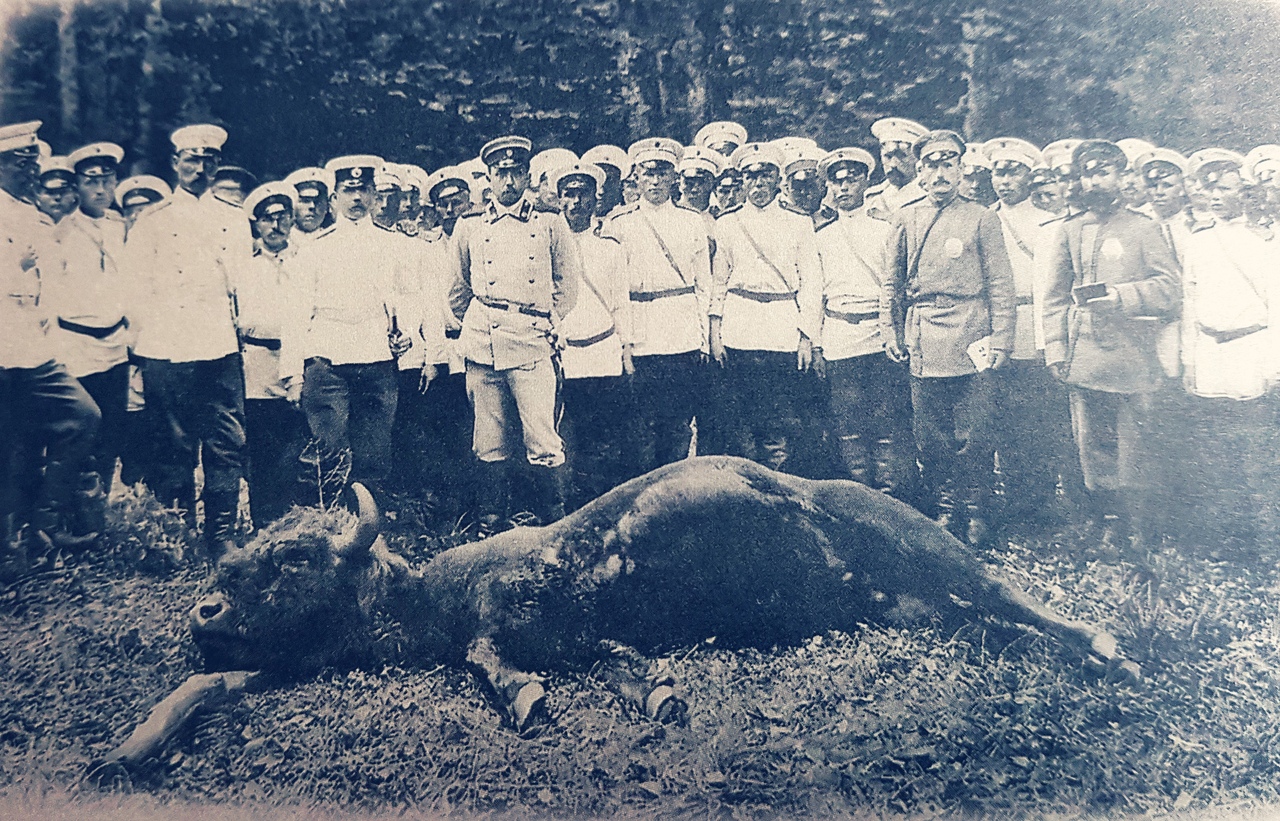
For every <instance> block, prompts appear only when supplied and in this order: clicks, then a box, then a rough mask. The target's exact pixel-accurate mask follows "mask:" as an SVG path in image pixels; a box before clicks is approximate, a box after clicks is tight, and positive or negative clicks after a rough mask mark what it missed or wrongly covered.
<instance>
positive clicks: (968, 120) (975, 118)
mask: <svg viewBox="0 0 1280 821" xmlns="http://www.w3.org/2000/svg"><path fill="white" fill-rule="evenodd" d="M993 22H994V21H988V19H987V16H986V14H984V13H982V12H981V11H979V12H976V13H975V14H974V15H973V17H972V19H969V20H965V21H964V23H963V24H962V32H963V35H962V36H963V38H964V39H963V40H962V41H961V43H960V52H961V54H962V55H963V57H964V62H965V67H966V71H965V81H966V82H967V83H968V90H967V91H966V92H965V96H964V108H965V112H964V136H965V139H968V140H985V139H987V138H988V137H990V136H991V135H990V134H988V133H987V130H988V129H989V128H990V125H991V121H990V115H991V88H990V82H989V78H990V76H991V65H990V63H991V50H990V48H989V46H988V45H987V40H988V38H989V37H991V35H992V34H993V32H994V27H993V25H992V24H993Z"/></svg>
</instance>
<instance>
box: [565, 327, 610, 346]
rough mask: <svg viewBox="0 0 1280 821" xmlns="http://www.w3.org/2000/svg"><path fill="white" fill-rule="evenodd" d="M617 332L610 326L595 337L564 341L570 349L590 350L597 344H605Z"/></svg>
mask: <svg viewBox="0 0 1280 821" xmlns="http://www.w3.org/2000/svg"><path fill="white" fill-rule="evenodd" d="M615 331H616V329H615V328H614V327H613V326H612V325H610V326H609V327H608V328H606V329H605V330H603V331H601V332H600V333H598V334H596V335H595V336H589V337H587V338H586V339H566V340H565V341H564V344H566V345H568V346H569V347H570V348H590V347H591V346H592V345H594V344H596V343H597V342H603V341H605V340H606V339H608V338H609V337H611V336H613V334H614V333H615Z"/></svg>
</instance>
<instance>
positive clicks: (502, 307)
mask: <svg viewBox="0 0 1280 821" xmlns="http://www.w3.org/2000/svg"><path fill="white" fill-rule="evenodd" d="M474 296H475V298H476V301H478V302H479V303H480V304H481V305H484V306H486V307H489V308H493V309H494V310H495V311H515V312H516V313H521V314H524V315H525V316H536V317H540V318H542V319H550V318H551V312H550V311H541V310H538V309H537V308H535V307H533V306H532V305H523V304H521V303H519V302H506V301H504V300H501V299H491V298H490V297H487V296H480V295H479V294H475V295H474Z"/></svg>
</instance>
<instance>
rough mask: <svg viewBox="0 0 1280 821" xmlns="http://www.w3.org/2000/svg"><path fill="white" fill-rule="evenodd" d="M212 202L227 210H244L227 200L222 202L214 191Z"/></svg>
mask: <svg viewBox="0 0 1280 821" xmlns="http://www.w3.org/2000/svg"><path fill="white" fill-rule="evenodd" d="M213 201H214V202H217V203H220V204H222V205H225V206H227V207H228V208H234V209H235V210H237V211H243V210H244V209H243V208H242V207H241V206H239V205H236V204H235V203H234V202H230V201H229V200H224V199H223V198H222V197H219V196H218V194H217V192H216V191H215V192H214V194H213Z"/></svg>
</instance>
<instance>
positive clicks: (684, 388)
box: [631, 351, 702, 473]
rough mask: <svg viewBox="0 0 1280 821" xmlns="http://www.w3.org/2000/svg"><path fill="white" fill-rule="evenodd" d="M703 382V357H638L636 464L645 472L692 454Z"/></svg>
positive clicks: (634, 381)
mask: <svg viewBox="0 0 1280 821" xmlns="http://www.w3.org/2000/svg"><path fill="white" fill-rule="evenodd" d="M701 382H702V354H701V353H699V352H698V351H689V352H688V353H678V354H654V355H652V356H637V357H636V358H635V374H634V376H633V378H632V381H631V385H632V391H633V393H632V395H633V397H634V402H635V404H634V407H635V416H636V420H637V426H638V431H637V434H636V435H637V438H638V442H637V459H638V462H637V465H636V470H637V471H638V472H639V473H644V472H647V471H650V470H653V469H654V468H657V467H661V466H662V465H667V464H670V463H672V462H675V461H678V460H680V459H683V458H685V457H686V456H688V455H689V441H690V439H691V438H692V436H693V430H692V428H691V427H690V423H691V422H692V421H693V416H694V413H695V411H696V407H697V397H698V394H699V393H700V388H701Z"/></svg>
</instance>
